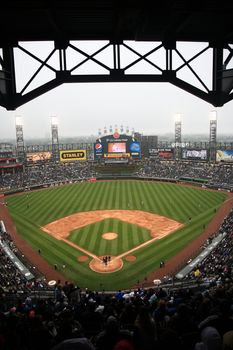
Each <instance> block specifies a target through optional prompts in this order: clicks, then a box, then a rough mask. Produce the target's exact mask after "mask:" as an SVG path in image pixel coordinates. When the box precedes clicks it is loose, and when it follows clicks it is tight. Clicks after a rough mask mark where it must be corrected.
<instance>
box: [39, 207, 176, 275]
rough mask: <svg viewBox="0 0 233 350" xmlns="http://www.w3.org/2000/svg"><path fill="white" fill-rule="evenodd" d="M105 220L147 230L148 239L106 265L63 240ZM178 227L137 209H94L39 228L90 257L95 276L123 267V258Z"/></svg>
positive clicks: (107, 236) (106, 236)
mask: <svg viewBox="0 0 233 350" xmlns="http://www.w3.org/2000/svg"><path fill="white" fill-rule="evenodd" d="M109 218H115V219H119V220H121V221H125V222H127V223H130V224H136V225H138V226H140V227H143V228H146V229H148V230H149V232H150V234H151V237H152V238H151V239H150V240H148V241H146V242H144V243H142V244H140V245H138V246H136V247H134V248H132V249H130V250H128V251H125V252H124V253H122V254H120V255H118V256H116V257H113V256H112V257H111V261H110V262H107V264H104V263H103V261H102V257H99V256H96V255H94V254H93V253H92V252H90V251H88V250H86V249H84V248H82V247H80V246H79V245H77V244H75V243H73V242H71V241H69V240H68V239H67V237H68V236H69V235H70V232H71V231H73V230H75V229H78V228H80V227H84V226H86V225H90V224H93V223H96V222H98V221H101V220H105V219H109ZM182 226H183V224H181V223H179V222H177V221H175V220H172V219H169V218H166V217H164V216H161V215H157V214H152V213H148V212H145V211H141V210H96V211H89V212H82V213H76V214H72V215H69V216H66V217H64V218H61V219H59V220H56V221H53V222H51V223H49V224H47V225H45V226H43V227H41V228H42V230H44V231H45V232H46V233H48V234H50V235H51V236H52V237H54V238H56V239H59V240H63V241H64V242H65V243H66V244H68V245H70V246H72V247H74V248H77V249H78V250H81V251H82V253H84V254H86V255H88V256H89V257H91V258H92V260H91V262H90V264H89V267H90V269H92V270H93V271H95V272H99V273H110V272H115V271H119V270H120V269H121V268H122V267H123V260H122V258H123V257H125V256H128V255H129V254H132V253H133V252H135V251H136V250H138V249H141V248H142V247H145V246H146V245H149V244H151V243H152V242H154V241H155V240H158V239H160V238H162V237H164V236H167V235H168V234H171V233H172V232H174V231H176V230H177V229H179V228H181V227H182ZM117 236H118V234H117V233H114V232H107V233H104V234H103V235H102V239H107V240H112V239H117Z"/></svg>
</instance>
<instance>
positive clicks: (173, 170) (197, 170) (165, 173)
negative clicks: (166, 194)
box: [138, 160, 233, 187]
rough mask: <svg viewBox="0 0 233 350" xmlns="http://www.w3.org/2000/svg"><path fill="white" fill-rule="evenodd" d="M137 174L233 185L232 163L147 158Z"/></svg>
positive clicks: (220, 185)
mask: <svg viewBox="0 0 233 350" xmlns="http://www.w3.org/2000/svg"><path fill="white" fill-rule="evenodd" d="M138 176H140V177H151V178H153V177H154V178H165V179H177V180H179V179H183V178H195V179H203V180H208V182H209V183H210V184H216V185H218V186H219V187H222V186H224V185H231V186H233V164H223V163H206V162H191V161H189V162H184V161H154V160H147V161H145V163H144V166H143V167H142V168H141V169H140V171H139V172H138Z"/></svg>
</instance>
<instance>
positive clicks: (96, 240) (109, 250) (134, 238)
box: [68, 219, 152, 256]
mask: <svg viewBox="0 0 233 350" xmlns="http://www.w3.org/2000/svg"><path fill="white" fill-rule="evenodd" d="M108 232H114V233H116V234H117V238H115V239H112V240H107V239H105V238H103V237H102V235H103V234H104V233H108ZM151 238H152V237H151V235H150V232H149V231H148V230H147V229H145V228H143V227H139V226H138V225H132V224H129V223H127V222H124V221H122V220H118V219H105V220H101V221H98V222H96V223H95V224H91V225H87V226H85V227H82V228H80V229H78V230H74V231H72V233H71V234H70V236H69V238H68V239H69V240H70V241H71V242H73V243H75V244H77V245H79V246H80V247H81V248H84V249H87V250H88V251H89V252H91V253H93V254H95V255H97V256H101V255H112V256H116V255H119V254H121V253H124V252H126V251H128V250H130V249H132V248H134V247H136V246H138V245H139V244H142V243H144V242H146V241H148V240H150V239H151Z"/></svg>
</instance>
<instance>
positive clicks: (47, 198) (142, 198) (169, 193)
mask: <svg viewBox="0 0 233 350" xmlns="http://www.w3.org/2000/svg"><path fill="white" fill-rule="evenodd" d="M225 198H226V196H225V194H224V193H222V192H212V191H208V190H201V189H198V188H197V189H196V188H192V187H189V186H177V185H175V184H169V183H157V182H144V181H130V180H129V181H120V180H119V181H118V180H116V181H112V182H110V181H108V182H97V183H80V184H74V185H69V186H63V187H56V188H49V189H45V190H41V191H37V192H30V193H24V194H21V195H17V196H14V197H9V198H7V202H8V208H9V210H10V213H11V215H12V217H13V219H14V221H15V224H16V227H17V230H18V232H19V233H20V234H21V235H22V237H23V238H24V239H25V240H27V241H28V242H29V243H30V244H31V246H32V247H33V248H34V249H35V250H36V251H37V250H38V248H40V249H41V251H42V256H43V257H44V258H45V259H46V260H47V261H48V262H49V263H50V264H51V265H53V264H55V263H56V264H57V265H58V267H59V269H60V270H61V272H62V273H64V275H65V278H67V279H69V280H73V281H74V282H75V283H77V284H78V285H79V286H80V287H89V288H91V289H95V290H100V289H103V288H104V289H105V290H116V289H119V288H129V287H131V286H133V285H135V284H136V283H137V282H138V281H143V280H144V279H145V278H146V276H148V274H149V273H151V272H152V271H154V270H156V269H157V268H158V266H159V262H160V260H161V259H163V260H167V259H169V258H170V257H172V256H174V255H175V254H177V252H178V251H179V250H181V249H182V248H184V247H185V246H186V245H187V244H188V243H190V242H191V241H192V240H194V239H195V238H196V237H197V236H198V235H200V233H201V232H202V231H203V227H204V225H205V226H206V225H207V224H208V223H209V222H210V221H211V219H212V217H213V215H214V214H215V212H216V211H217V210H218V208H219V207H220V206H221V205H222V203H223V201H224V200H225ZM106 209H126V210H143V211H147V212H151V213H155V214H160V215H163V216H166V217H169V218H172V219H174V220H177V221H179V222H181V223H183V224H184V225H185V226H184V228H182V229H181V230H178V231H176V232H175V233H173V234H172V235H170V236H168V237H165V238H164V239H162V240H158V241H155V242H154V243H153V244H151V245H149V246H147V247H145V248H143V249H140V250H137V251H136V252H134V255H135V256H136V257H137V259H136V260H135V261H134V262H127V261H125V260H124V266H123V269H122V270H120V271H117V272H114V273H112V274H111V278H109V274H98V273H95V272H93V271H91V270H90V269H89V262H90V259H89V260H88V261H87V262H84V263H79V262H78V261H77V258H78V257H79V256H80V255H83V253H82V252H81V251H78V250H76V249H75V248H72V247H70V246H69V245H68V244H66V243H65V242H62V241H57V240H55V239H53V238H52V237H50V236H49V235H47V234H46V233H44V232H43V231H42V230H41V226H43V225H45V224H47V223H49V222H52V221H54V220H57V219H59V218H62V217H64V216H68V215H71V214H73V213H76V212H84V211H91V210H106ZM190 217H191V218H192V220H191V221H189V218H190ZM104 221H106V220H104ZM110 222H111V220H110ZM110 222H109V225H110ZM115 225H116V223H115ZM104 229H105V230H107V231H109V232H110V231H112V228H111V225H110V226H109V228H108V227H107V226H104ZM131 229H132V227H131V225H130V226H129V227H128V229H127V230H129V233H130V231H131ZM107 231H106V232H107ZM119 240H121V243H119V245H120V246H121V248H122V249H125V250H127V246H128V242H127V239H125V237H123V236H122V238H120V239H119ZM99 243H100V240H96V242H95V249H97V250H98V244H99ZM87 249H88V248H87ZM106 254H108V252H106ZM116 255H118V254H117V252H116ZM63 264H65V265H66V268H65V269H62V265H63Z"/></svg>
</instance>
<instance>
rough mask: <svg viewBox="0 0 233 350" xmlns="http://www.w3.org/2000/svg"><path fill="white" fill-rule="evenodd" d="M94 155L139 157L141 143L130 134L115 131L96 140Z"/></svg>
mask: <svg viewBox="0 0 233 350" xmlns="http://www.w3.org/2000/svg"><path fill="white" fill-rule="evenodd" d="M94 157H95V159H101V158H103V159H106V158H108V159H109V158H118V159H119V158H140V157H141V145H140V142H137V141H135V140H134V139H133V138H132V136H129V135H120V134H118V133H115V134H113V135H109V136H104V137H102V138H100V139H98V140H96V143H95V144H94Z"/></svg>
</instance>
